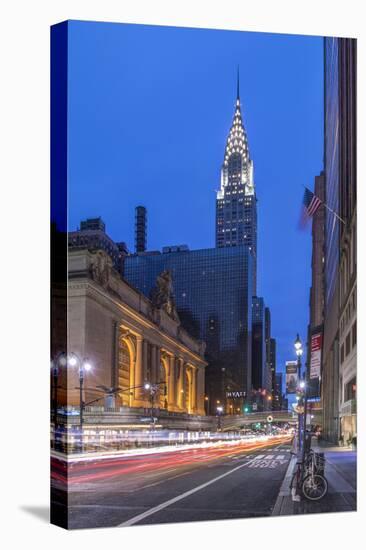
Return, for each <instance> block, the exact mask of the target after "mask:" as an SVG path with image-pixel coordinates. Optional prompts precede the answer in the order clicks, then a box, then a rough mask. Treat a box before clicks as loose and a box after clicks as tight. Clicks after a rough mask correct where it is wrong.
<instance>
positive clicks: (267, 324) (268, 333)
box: [264, 307, 272, 391]
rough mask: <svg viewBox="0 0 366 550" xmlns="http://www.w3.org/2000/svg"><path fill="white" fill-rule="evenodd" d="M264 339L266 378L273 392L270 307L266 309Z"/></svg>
mask: <svg viewBox="0 0 366 550" xmlns="http://www.w3.org/2000/svg"><path fill="white" fill-rule="evenodd" d="M264 338H265V346H266V377H267V378H269V379H270V380H268V381H267V382H268V387H269V389H270V391H272V371H271V312H270V309H269V307H266V308H265V309H264Z"/></svg>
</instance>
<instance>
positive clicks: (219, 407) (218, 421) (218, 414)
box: [216, 405, 224, 432]
mask: <svg viewBox="0 0 366 550" xmlns="http://www.w3.org/2000/svg"><path fill="white" fill-rule="evenodd" d="M223 410H224V408H223V407H222V406H220V405H219V406H218V407H216V413H217V431H218V432H219V431H220V430H221V414H222V411H223Z"/></svg>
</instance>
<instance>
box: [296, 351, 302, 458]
mask: <svg viewBox="0 0 366 550" xmlns="http://www.w3.org/2000/svg"><path fill="white" fill-rule="evenodd" d="M297 380H298V382H297V384H298V386H300V381H301V358H300V355H298V356H297ZM298 406H301V397H300V399H299V400H298ZM298 426H299V427H298V436H297V438H298V441H297V448H298V450H299V451H301V413H300V412H299V413H298Z"/></svg>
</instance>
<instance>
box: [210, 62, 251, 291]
mask: <svg viewBox="0 0 366 550" xmlns="http://www.w3.org/2000/svg"><path fill="white" fill-rule="evenodd" d="M240 244H246V245H248V246H249V249H250V251H251V253H252V256H253V293H254V294H255V293H256V283H257V260H256V258H257V206H256V195H255V188H254V179H253V161H252V160H251V158H250V153H249V146H248V139H247V134H246V131H245V127H244V124H243V119H242V114H241V106H240V96H239V73H238V83H237V97H236V105H235V112H234V118H233V122H232V125H231V128H230V132H229V136H228V138H227V142H226V148H225V155H224V162H223V164H222V168H221V186H220V190H219V191H218V192H217V195H216V247H217V248H221V247H228V246H237V245H240Z"/></svg>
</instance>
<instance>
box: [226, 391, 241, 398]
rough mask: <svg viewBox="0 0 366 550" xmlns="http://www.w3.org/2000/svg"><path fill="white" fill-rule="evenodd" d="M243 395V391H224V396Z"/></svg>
mask: <svg viewBox="0 0 366 550" xmlns="http://www.w3.org/2000/svg"><path fill="white" fill-rule="evenodd" d="M245 396H246V392H245V391H227V392H226V397H232V398H236V397H245Z"/></svg>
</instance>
